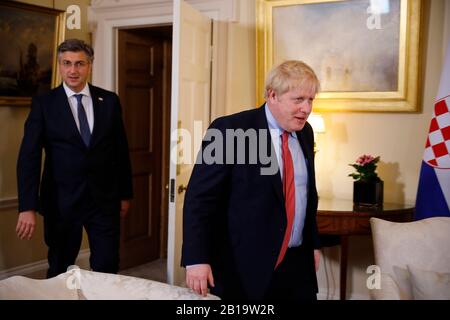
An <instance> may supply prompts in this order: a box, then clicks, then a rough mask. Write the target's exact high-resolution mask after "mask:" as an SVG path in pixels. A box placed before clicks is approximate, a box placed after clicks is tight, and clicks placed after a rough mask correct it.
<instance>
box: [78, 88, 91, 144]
mask: <svg viewBox="0 0 450 320" xmlns="http://www.w3.org/2000/svg"><path fill="white" fill-rule="evenodd" d="M75 98H77V102H78V121H79V122H80V134H81V138H82V139H83V141H84V144H85V145H86V146H87V147H88V146H89V142H90V141H91V130H90V129H89V124H88V121H87V116H86V111H84V107H83V103H82V102H81V98H83V95H82V94H76V95H75Z"/></svg>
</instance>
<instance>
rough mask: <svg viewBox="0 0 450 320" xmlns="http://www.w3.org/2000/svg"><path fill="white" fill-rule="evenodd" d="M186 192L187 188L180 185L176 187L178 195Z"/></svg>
mask: <svg viewBox="0 0 450 320" xmlns="http://www.w3.org/2000/svg"><path fill="white" fill-rule="evenodd" d="M186 190H187V187H185V186H184V185H182V184H180V185H179V186H178V194H180V193H183V192H184V191H186Z"/></svg>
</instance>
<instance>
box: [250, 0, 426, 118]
mask: <svg viewBox="0 0 450 320" xmlns="http://www.w3.org/2000/svg"><path fill="white" fill-rule="evenodd" d="M375 2H377V3H387V4H388V7H387V10H388V11H387V12H386V8H380V7H372V3H373V2H371V1H370V0H357V1H354V0H353V1H351V0H257V3H256V25H257V27H256V79H257V84H256V90H257V95H256V97H257V101H258V102H259V103H263V101H264V99H263V92H264V79H265V77H266V74H267V72H268V71H269V70H270V69H271V68H272V67H273V66H274V65H276V64H278V63H280V62H282V61H284V60H287V59H297V60H303V61H305V62H306V63H307V64H309V65H310V66H311V67H313V69H314V70H315V71H316V73H317V76H318V77H319V79H320V80H321V85H322V90H321V92H320V93H319V94H318V95H317V96H316V99H315V101H314V111H317V112H330V111H331V112H334V111H355V112H418V111H420V106H419V104H420V98H421V92H420V91H421V83H420V82H421V81H420V77H421V75H420V59H421V57H420V49H419V41H420V27H421V23H420V22H421V7H422V1H421V0H390V1H389V0H384V1H383V0H381V1H379V0H378V1H375ZM363 9H364V12H362V10H363ZM383 10H384V11H383ZM363 23H365V25H362V24H363ZM380 46H381V48H380ZM308 50H309V51H308Z"/></svg>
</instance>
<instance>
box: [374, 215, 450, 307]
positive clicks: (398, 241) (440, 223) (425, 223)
mask: <svg viewBox="0 0 450 320" xmlns="http://www.w3.org/2000/svg"><path fill="white" fill-rule="evenodd" d="M370 224H371V227H372V238H373V246H374V253H375V263H376V265H378V266H379V267H380V269H381V288H380V289H372V290H371V295H372V297H373V298H374V299H392V300H397V299H399V300H411V299H416V300H422V299H450V249H449V245H450V218H449V217H434V218H428V219H424V220H419V221H414V222H406V223H398V222H389V221H385V220H381V219H378V218H371V219H370Z"/></svg>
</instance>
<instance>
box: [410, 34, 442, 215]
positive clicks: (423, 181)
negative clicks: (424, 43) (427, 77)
mask: <svg viewBox="0 0 450 320" xmlns="http://www.w3.org/2000/svg"><path fill="white" fill-rule="evenodd" d="M449 110H450V41H449V46H448V47H447V55H446V59H445V63H444V69H443V70H442V75H441V82H440V85H439V92H438V95H437V97H436V102H435V105H434V111H433V115H432V119H431V124H430V131H429V133H428V137H427V141H426V145H425V152H424V154H423V161H422V167H421V170H420V177H419V189H418V190H417V199H416V213H415V218H416V219H417V220H418V219H424V218H429V217H435V216H450V111H449Z"/></svg>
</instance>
